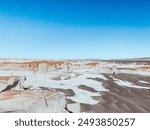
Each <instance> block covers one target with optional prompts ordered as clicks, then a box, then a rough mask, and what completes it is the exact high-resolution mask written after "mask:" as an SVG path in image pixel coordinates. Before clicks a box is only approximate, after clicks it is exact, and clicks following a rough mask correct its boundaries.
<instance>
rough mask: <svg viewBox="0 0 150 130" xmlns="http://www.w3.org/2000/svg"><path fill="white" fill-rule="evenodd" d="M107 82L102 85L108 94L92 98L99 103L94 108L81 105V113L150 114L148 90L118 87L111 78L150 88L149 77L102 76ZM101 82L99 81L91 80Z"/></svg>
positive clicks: (131, 75) (104, 93)
mask: <svg viewBox="0 0 150 130" xmlns="http://www.w3.org/2000/svg"><path fill="white" fill-rule="evenodd" d="M104 76H106V77H107V78H108V79H109V80H108V81H104V80H103V85H104V86H105V87H106V88H107V89H109V91H108V92H102V96H100V97H94V99H96V100H99V101H100V102H99V103H98V104H96V105H94V106H92V105H86V104H81V111H86V112H108V113H109V112H112V113H114V112H123V113H127V112H131V113H136V112H141V113H143V112H150V90H147V89H136V88H127V87H124V86H118V85H117V84H116V83H115V82H114V80H113V78H112V77H115V78H116V79H123V80H127V81H130V82H133V83H135V84H137V85H142V86H147V87H150V76H141V75H133V74H116V75H108V74H104ZM93 80H97V81H102V80H100V79H98V78H97V79H93ZM139 80H144V81H146V82H148V83H149V84H144V83H139V82H138V81H139Z"/></svg>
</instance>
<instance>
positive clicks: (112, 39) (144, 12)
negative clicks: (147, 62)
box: [0, 0, 150, 59]
mask: <svg viewBox="0 0 150 130" xmlns="http://www.w3.org/2000/svg"><path fill="white" fill-rule="evenodd" d="M0 57H19V58H21V57H25V58H52V59H55V58H57V59H77V58H79V59H84V58H108V59H110V58H130V57H150V1H148V0H0Z"/></svg>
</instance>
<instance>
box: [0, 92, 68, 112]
mask: <svg viewBox="0 0 150 130" xmlns="http://www.w3.org/2000/svg"><path fill="white" fill-rule="evenodd" d="M65 105H66V98H65V95H64V94H63V93H60V92H57V91H55V90H9V91H5V92H3V93H0V112H15V113H16V112H24V113H26V112H27V113H30V112H32V113H39V112H40V113H41V112H43V113H44V112H45V113H47V112H53V113H60V112H61V113H62V112H65Z"/></svg>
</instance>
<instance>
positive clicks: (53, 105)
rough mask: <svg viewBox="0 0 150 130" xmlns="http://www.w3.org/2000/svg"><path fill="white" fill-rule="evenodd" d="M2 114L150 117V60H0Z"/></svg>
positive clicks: (0, 110) (0, 103)
mask: <svg viewBox="0 0 150 130" xmlns="http://www.w3.org/2000/svg"><path fill="white" fill-rule="evenodd" d="M0 112H70V113H77V112H86V113H89V112H90V113H91V112H92V113H95V112H98V113H103V112H108V113H109V112H111V113H112V112H123V113H126V112H133V113H136V112H142V113H143V112H150V58H141V59H125V60H38V59H15V58H14V59H11V58H0Z"/></svg>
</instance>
